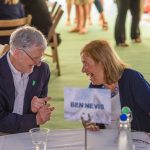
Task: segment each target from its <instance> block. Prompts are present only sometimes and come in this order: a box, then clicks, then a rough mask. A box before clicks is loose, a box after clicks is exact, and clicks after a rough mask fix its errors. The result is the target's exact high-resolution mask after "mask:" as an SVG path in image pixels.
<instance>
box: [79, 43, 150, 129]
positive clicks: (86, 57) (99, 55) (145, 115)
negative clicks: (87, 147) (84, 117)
mask: <svg viewBox="0 0 150 150" xmlns="http://www.w3.org/2000/svg"><path fill="white" fill-rule="evenodd" d="M80 55H81V61H82V63H83V67H82V72H83V73H85V74H86V75H87V76H88V77H89V80H90V82H91V83H90V85H89V87H90V88H105V89H110V90H111V107H112V108H111V111H112V114H111V118H112V120H111V124H110V125H102V124H101V125H100V128H112V129H114V128H117V127H118V126H117V125H118V124H117V121H118V119H119V116H120V112H121V108H122V107H124V106H128V107H129V108H130V109H131V111H132V116H133V120H132V123H131V129H132V130H137V131H146V132H150V115H149V114H150V84H149V83H148V82H147V81H146V80H145V79H144V77H143V75H142V74H141V73H140V72H138V71H136V70H133V69H131V68H129V67H128V65H127V64H126V63H125V62H123V60H121V58H119V56H118V55H117V53H116V52H115V50H114V49H113V48H112V47H111V46H110V44H109V43H108V42H107V41H104V40H95V41H92V42H90V43H88V44H86V45H85V46H84V47H83V49H82V51H81V53H80ZM85 127H87V128H89V129H90V130H94V131H95V130H97V129H98V128H97V126H95V125H93V126H89V124H85Z"/></svg>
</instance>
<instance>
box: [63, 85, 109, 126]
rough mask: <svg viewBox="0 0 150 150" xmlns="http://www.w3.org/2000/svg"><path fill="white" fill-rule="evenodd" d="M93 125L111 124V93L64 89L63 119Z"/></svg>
mask: <svg viewBox="0 0 150 150" xmlns="http://www.w3.org/2000/svg"><path fill="white" fill-rule="evenodd" d="M88 116H90V117H91V122H94V123H104V124H110V123H111V91H110V90H108V89H94V88H67V87H66V88H65V89H64V118H65V119H67V120H81V117H83V118H84V120H88Z"/></svg>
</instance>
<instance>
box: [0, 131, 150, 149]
mask: <svg viewBox="0 0 150 150" xmlns="http://www.w3.org/2000/svg"><path fill="white" fill-rule="evenodd" d="M132 136H133V138H134V139H135V138H136V139H142V140H145V141H147V142H150V137H149V136H148V135H146V134H145V133H143V132H135V133H132ZM84 137H85V132H84V129H77V130H72V129H64V130H51V131H50V133H49V136H48V142H47V150H85V138H84ZM117 142H118V131H117V130H108V129H107V130H100V131H97V132H90V131H88V132H87V150H117ZM134 144H135V145H136V150H146V149H148V150H150V148H147V147H148V145H150V144H145V143H143V142H140V141H139V142H134ZM0 150H33V145H32V141H31V137H30V134H29V133H19V134H11V135H5V136H0Z"/></svg>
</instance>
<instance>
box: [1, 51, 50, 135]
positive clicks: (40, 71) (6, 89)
mask: <svg viewBox="0 0 150 150" xmlns="http://www.w3.org/2000/svg"><path fill="white" fill-rule="evenodd" d="M6 55H7V54H5V55H4V56H3V57H2V58H0V132H5V133H19V132H27V131H29V129H31V128H34V127H37V124H36V114H34V113H32V112H31V100H32V98H33V96H37V97H45V96H47V92H48V81H49V79H50V70H49V67H48V65H47V64H46V63H41V66H39V67H36V66H35V67H34V70H33V72H32V73H31V74H30V75H29V81H28V84H27V88H26V91H25V97H24V105H23V115H19V114H15V113H12V112H13V108H14V101H15V86H14V82H13V76H12V72H11V70H10V67H9V65H8V62H7V57H6Z"/></svg>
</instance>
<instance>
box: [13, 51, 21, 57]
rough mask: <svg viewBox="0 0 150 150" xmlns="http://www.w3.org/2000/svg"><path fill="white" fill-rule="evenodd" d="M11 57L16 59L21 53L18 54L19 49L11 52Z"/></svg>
mask: <svg viewBox="0 0 150 150" xmlns="http://www.w3.org/2000/svg"><path fill="white" fill-rule="evenodd" d="M12 53H13V55H14V56H15V57H18V56H19V55H20V54H21V52H20V50H19V49H15V50H13V52H12Z"/></svg>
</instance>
